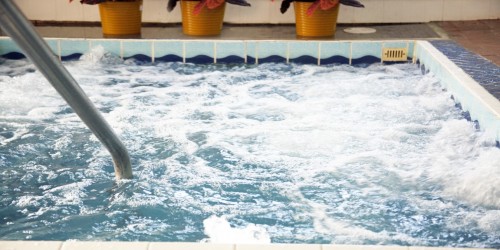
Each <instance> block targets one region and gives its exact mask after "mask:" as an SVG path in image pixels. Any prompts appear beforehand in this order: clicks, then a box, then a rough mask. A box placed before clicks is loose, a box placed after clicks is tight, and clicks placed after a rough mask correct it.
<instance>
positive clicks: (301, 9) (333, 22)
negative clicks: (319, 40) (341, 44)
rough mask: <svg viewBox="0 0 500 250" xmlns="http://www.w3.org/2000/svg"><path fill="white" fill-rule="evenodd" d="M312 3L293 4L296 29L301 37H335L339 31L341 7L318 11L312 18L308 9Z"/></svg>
mask: <svg viewBox="0 0 500 250" xmlns="http://www.w3.org/2000/svg"><path fill="white" fill-rule="evenodd" d="M312 4H313V3H312V2H299V1H295V2H293V7H294V9H295V28H296V33H297V36H299V37H333V36H334V35H335V31H336V29H337V17H338V14H339V5H340V4H337V6H335V7H334V8H331V9H329V10H322V9H319V8H318V9H317V10H316V11H315V12H314V13H313V14H312V15H311V16H308V15H307V9H309V7H310V6H311V5H312Z"/></svg>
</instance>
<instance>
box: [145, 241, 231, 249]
mask: <svg viewBox="0 0 500 250" xmlns="http://www.w3.org/2000/svg"><path fill="white" fill-rule="evenodd" d="M149 250H234V245H231V244H211V243H209V244H202V243H190V242H151V244H150V246H149Z"/></svg>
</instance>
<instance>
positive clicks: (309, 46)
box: [288, 41, 319, 64]
mask: <svg viewBox="0 0 500 250" xmlns="http://www.w3.org/2000/svg"><path fill="white" fill-rule="evenodd" d="M288 58H289V59H288V61H289V62H292V63H304V64H317V63H318V58H319V42H309V41H308V42H305V41H302V42H300V41H297V42H289V44H288Z"/></svg>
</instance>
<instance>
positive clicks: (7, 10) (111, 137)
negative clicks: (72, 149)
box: [0, 0, 132, 179]
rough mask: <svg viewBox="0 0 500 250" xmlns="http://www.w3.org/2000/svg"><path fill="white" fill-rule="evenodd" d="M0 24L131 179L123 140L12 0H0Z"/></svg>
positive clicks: (118, 172)
mask: <svg viewBox="0 0 500 250" xmlns="http://www.w3.org/2000/svg"><path fill="white" fill-rule="evenodd" d="M0 27H1V28H2V29H3V31H4V32H5V33H7V34H8V35H9V36H10V37H11V38H12V39H13V40H14V41H15V42H16V43H17V45H18V46H19V47H20V48H21V49H22V50H23V51H24V53H25V55H26V56H27V57H28V58H29V59H30V60H31V61H32V62H33V63H34V64H35V65H36V67H37V68H38V69H39V70H40V71H41V72H42V73H43V75H45V78H47V80H48V81H49V82H50V83H51V84H52V86H53V87H54V88H55V89H56V90H57V92H59V94H60V95H61V96H62V97H63V98H64V100H66V102H67V103H68V104H69V106H71V108H72V109H73V110H74V111H75V112H76V114H77V115H78V116H79V117H80V119H82V121H83V122H84V123H85V124H86V125H87V127H88V128H90V130H91V131H92V132H93V133H94V135H95V136H96V137H97V138H98V139H99V140H100V141H101V143H102V144H104V146H105V147H106V148H107V149H108V151H109V152H110V153H111V156H112V158H113V162H114V167H115V175H116V178H117V179H130V178H132V167H131V163H130V157H129V154H128V152H127V149H126V148H125V146H124V145H123V143H122V142H121V141H120V139H119V138H118V137H117V136H116V135H115V133H114V132H113V130H112V129H111V127H110V126H109V125H108V123H107V122H106V121H105V120H104V118H103V117H102V115H101V114H100V113H99V111H98V110H97V109H96V108H95V106H94V105H93V104H92V102H91V101H90V99H89V98H88V97H87V95H86V94H85V92H84V91H83V90H82V89H81V88H80V86H79V85H78V83H77V82H76V81H75V79H74V78H73V77H72V76H71V74H70V73H69V72H68V71H67V70H66V68H64V66H63V65H62V64H61V62H60V61H59V59H58V58H56V56H55V55H54V54H53V53H52V51H51V50H50V48H49V46H48V45H47V44H46V43H45V41H44V40H43V39H42V38H41V37H40V36H39V35H38V34H37V33H36V31H35V29H34V28H33V25H32V24H31V22H29V21H28V19H27V18H26V17H25V16H24V14H23V13H22V12H21V11H20V9H19V8H18V7H17V6H16V5H15V4H14V3H13V2H12V1H11V0H0Z"/></svg>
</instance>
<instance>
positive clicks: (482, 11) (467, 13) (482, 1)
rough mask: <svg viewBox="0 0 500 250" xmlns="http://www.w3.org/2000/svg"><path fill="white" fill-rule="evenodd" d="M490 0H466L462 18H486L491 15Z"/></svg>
mask: <svg viewBox="0 0 500 250" xmlns="http://www.w3.org/2000/svg"><path fill="white" fill-rule="evenodd" d="M490 3H491V1H490V0H464V2H463V5H462V20H477V19H485V18H487V17H488V16H489V11H490Z"/></svg>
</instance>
